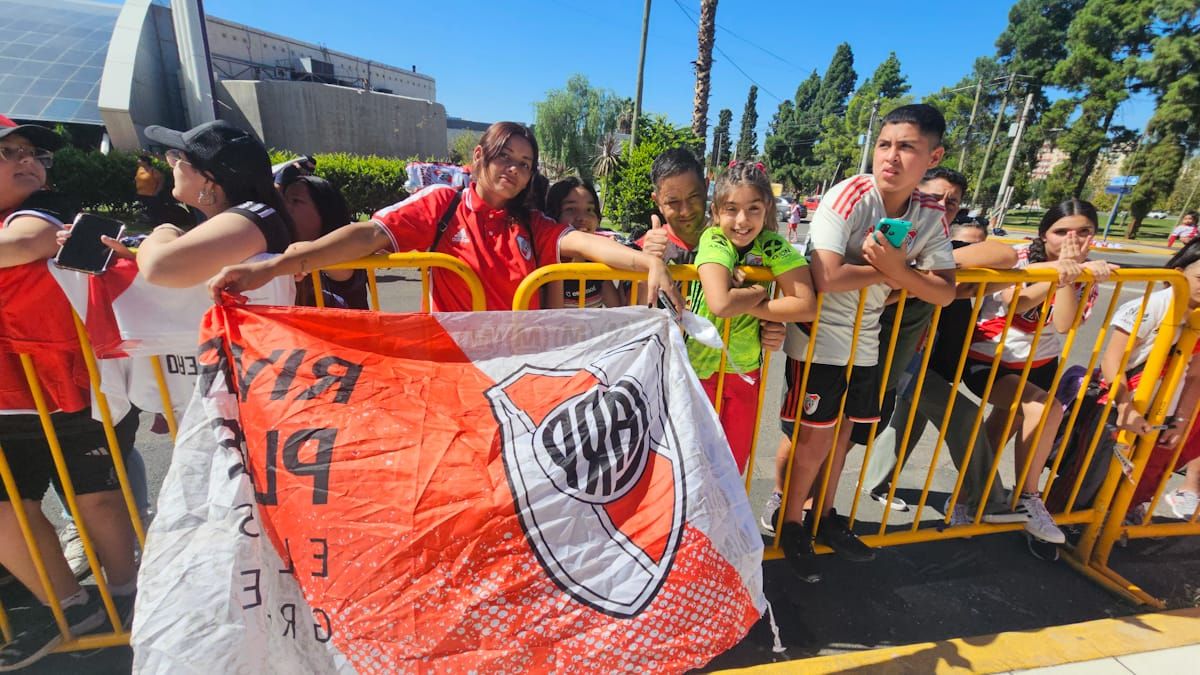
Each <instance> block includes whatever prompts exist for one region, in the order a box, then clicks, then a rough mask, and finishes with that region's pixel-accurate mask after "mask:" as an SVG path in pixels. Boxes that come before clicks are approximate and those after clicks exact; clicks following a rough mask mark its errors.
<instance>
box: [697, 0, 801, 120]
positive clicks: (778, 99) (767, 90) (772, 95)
mask: <svg viewBox="0 0 1200 675" xmlns="http://www.w3.org/2000/svg"><path fill="white" fill-rule="evenodd" d="M675 6H676V7H678V8H679V11H680V12H683V15H684V16H686V17H687V19H688V21H691V22H692V25H693V26H695V27H696V30H700V24H699V23H697V22H696V20H695V19H693V18H692V15H691V14H689V13H688V11H687V10H686V9H684V7H683V3H681V2H679V0H675ZM713 49H714V50H716V52H717V53H718V54H720V55H721V56H722V57H724V59H725V60H726V61H728V62H729V65H731V66H733V67H734V69H735V70H737V71H738V72H739V73H741V74H742V76H743V77H745V78H746V79H747V80H750V84H753V85H754V86H756V87H758V90H759V91H761V92H763V93H764V94H766V95H768V96H770V97H771V98H773V99H775V100H776V101H782V100H783V99H782V98H780V97H778V96H776V95H775V94H774V93H773V92H771V90H769V89H767V88H766V87H764V86H762V85H761V84H759V83H758V82H757V81H756V80H755V79H754V78H753V77H750V73H747V72H746V71H745V70H742V67H741V66H739V65H738V64H737V63H735V62H734V60H733V59H732V58H730V57H729V55H728V54H726V53H725V50H723V49H721V48H720V47H718V46H717V42H716V40H713Z"/></svg>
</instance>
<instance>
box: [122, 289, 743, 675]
mask: <svg viewBox="0 0 1200 675" xmlns="http://www.w3.org/2000/svg"><path fill="white" fill-rule="evenodd" d="M202 339H203V340H205V342H204V344H203V345H202V347H201V354H200V358H201V362H202V374H201V382H202V385H201V387H200V388H198V390H197V398H196V399H194V400H193V403H192V406H191V407H190V408H189V411H188V414H187V417H186V418H185V421H184V430H183V431H182V432H181V435H180V437H179V441H178V446H177V448H176V453H175V458H174V462H173V464H172V467H171V470H170V473H169V475H168V477H167V481H166V483H165V484H164V486H163V492H162V496H161V498H160V503H159V515H158V517H157V518H156V520H155V521H154V523H153V525H152V527H151V531H150V537H149V541H148V544H147V551H146V556H145V560H144V563H143V567H142V573H141V579H140V592H139V598H138V608H137V613H136V617H137V618H136V623H135V626H134V637H133V642H134V648H135V653H136V657H135V658H136V661H137V663H136V664H135V669H138V670H144V669H146V670H152V671H163V672H166V671H174V670H176V669H177V668H178V667H180V666H182V665H183V664H188V665H189V666H190V667H195V666H196V665H199V664H206V665H208V666H209V667H210V668H215V669H216V670H217V671H219V672H226V671H239V672H240V671H263V670H274V671H279V672H283V671H297V672H307V671H322V670H329V669H355V670H358V671H368V672H369V671H376V672H392V671H411V670H422V671H423V670H429V669H436V670H449V671H465V670H477V671H483V672H504V671H509V672H512V671H521V672H525V671H552V670H553V671H562V670H578V671H581V672H598V671H604V672H611V671H616V670H625V669H627V668H634V669H638V670H645V671H666V672H678V671H683V670H687V669H690V668H694V667H698V666H701V665H703V664H705V663H707V662H708V661H709V660H710V659H711V658H712V657H714V656H715V655H717V654H719V653H721V652H722V651H724V650H726V649H728V648H729V647H731V646H733V645H734V644H736V643H737V642H738V640H740V639H741V638H742V636H743V635H744V634H745V633H746V631H747V630H748V629H749V627H750V626H751V625H752V624H753V623H754V622H755V621H756V620H757V618H758V617H759V616H760V614H761V612H762V611H763V610H764V609H765V604H766V603H765V599H764V598H763V595H762V590H761V555H762V541H761V538H760V536H759V534H758V532H757V529H756V527H755V526H754V521H753V517H752V515H751V510H750V507H749V504H748V503H747V501H746V496H745V492H744V488H743V487H742V484H741V480H740V478H739V476H738V475H737V471H736V467H735V466H734V464H733V460H732V458H731V456H730V454H729V449H728V447H727V446H726V445H725V443H724V442H723V436H722V434H721V433H720V431H719V429H720V427H719V425H718V423H717V420H716V418H715V416H714V415H713V413H712V408H711V406H709V405H708V404H707V402H706V400H705V398H704V395H703V392H702V391H701V390H700V388H699V385H698V383H697V382H696V380H695V377H694V376H693V375H692V374H691V371H690V368H689V366H688V364H687V360H686V352H685V350H684V349H683V344H682V341H681V340H680V338H679V336H678V334H677V332H676V329H675V328H674V327H672V326H671V325H670V323H669V321H668V319H667V317H666V316H665V315H664V314H662V313H659V312H655V311H652V310H648V309H644V308H629V309H621V310H611V309H609V310H603V311H599V312H598V311H594V310H593V311H566V312H556V313H549V312H521V313H510V312H478V313H464V314H441V315H381V314H372V313H366V312H347V311H336V310H320V311H319V310H310V309H301V308H286V309H285V308H265V307H264V308H235V307H224V308H216V309H214V310H213V311H212V312H210V313H209V315H208V317H207V323H206V327H205V330H204V332H203V335H202ZM227 385H231V386H232V389H233V390H234V391H235V392H236V393H235V394H230V393H228V392H227V390H226V386H227Z"/></svg>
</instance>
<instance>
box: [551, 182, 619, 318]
mask: <svg viewBox="0 0 1200 675" xmlns="http://www.w3.org/2000/svg"><path fill="white" fill-rule="evenodd" d="M546 215H547V216H549V217H551V218H553V219H554V220H557V221H558V222H559V223H561V224H563V225H570V226H571V227H573V228H575V229H576V230H579V231H581V232H587V233H589V234H600V236H607V237H610V238H615V237H616V233H615V232H611V231H608V230H599V227H600V196H599V195H597V194H596V188H594V187H592V184H591V183H586V182H584V181H582V180H580V179H579V178H576V177H575V176H570V177H568V178H564V179H562V180H560V181H558V182H557V183H555V184H554V185H552V186H550V189H549V190H547V191H546ZM572 262H585V261H583V260H575V261H572ZM546 292H547V297H546V300H545V302H544V305H545V306H546V307H566V308H568V309H570V308H572V307H622V306H624V305H625V302H626V301H625V294H624V293H622V292H621V289H620V288H618V287H617V285H616V284H614V283H613V282H611V281H600V280H591V281H587V282H585V283H584V297H583V303H582V304H580V302H579V283H578V282H555V283H552V284H547V288H546Z"/></svg>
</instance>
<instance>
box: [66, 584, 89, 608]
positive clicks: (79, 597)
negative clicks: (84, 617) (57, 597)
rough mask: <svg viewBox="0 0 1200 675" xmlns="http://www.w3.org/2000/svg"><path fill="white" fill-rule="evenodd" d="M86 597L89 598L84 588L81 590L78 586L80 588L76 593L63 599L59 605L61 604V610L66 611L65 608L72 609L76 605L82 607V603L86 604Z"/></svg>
mask: <svg viewBox="0 0 1200 675" xmlns="http://www.w3.org/2000/svg"><path fill="white" fill-rule="evenodd" d="M88 597H89V596H88V592H87V589H86V588H83V587H82V586H80V587H79V590H78V591H77V592H75V593H74V594H72V595H68V596H67V597H65V598H63V601H62V603H61V604H62V608H63V609H66V608H68V607H74V606H76V605H82V604H84V603H86V602H87V601H88Z"/></svg>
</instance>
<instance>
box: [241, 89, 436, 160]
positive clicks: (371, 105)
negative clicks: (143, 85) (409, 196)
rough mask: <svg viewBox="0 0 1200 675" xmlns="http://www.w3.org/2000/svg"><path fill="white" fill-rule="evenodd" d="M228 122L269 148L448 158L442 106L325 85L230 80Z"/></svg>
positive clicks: (300, 151) (418, 100)
mask: <svg viewBox="0 0 1200 675" xmlns="http://www.w3.org/2000/svg"><path fill="white" fill-rule="evenodd" d="M217 100H218V102H219V103H221V104H222V105H220V109H221V117H222V118H223V119H227V120H229V121H230V122H231V123H233V124H237V125H238V126H241V127H243V128H246V129H248V130H252V131H253V132H254V133H255V134H257V135H258V137H259V138H260V139H261V140H262V142H263V144H264V145H266V146H267V147H268V148H275V149H280V150H284V149H286V150H291V151H293V152H297V153H317V152H349V153H354V154H362V155H384V156H394V157H411V156H413V155H416V156H419V157H433V158H440V157H445V156H446V154H447V152H446V109H445V108H444V107H442V104H440V103H431V102H429V101H424V100H420V99H412V98H406V97H403V96H394V95H391V94H380V93H376V92H364V91H362V90H359V89H351V88H348V87H338V86H334V85H328V84H321V83H317V82H282V81H272V80H264V81H258V80H222V81H220V82H218V83H217Z"/></svg>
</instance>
